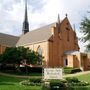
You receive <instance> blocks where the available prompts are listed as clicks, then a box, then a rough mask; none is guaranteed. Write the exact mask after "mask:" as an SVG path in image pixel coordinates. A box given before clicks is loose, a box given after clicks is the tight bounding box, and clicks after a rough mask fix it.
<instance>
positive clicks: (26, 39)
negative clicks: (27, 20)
mask: <svg viewBox="0 0 90 90" xmlns="http://www.w3.org/2000/svg"><path fill="white" fill-rule="evenodd" d="M55 25H56V23H52V24H50V25H47V26H44V27H41V28H39V29H36V30H32V31H30V32H28V33H26V34H24V35H22V36H21V37H20V39H19V41H18V42H17V44H16V46H23V45H27V44H32V43H37V42H42V41H48V40H49V39H50V37H51V36H52V34H51V28H52V27H54V26H55Z"/></svg>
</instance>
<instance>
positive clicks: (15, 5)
mask: <svg viewBox="0 0 90 90" xmlns="http://www.w3.org/2000/svg"><path fill="white" fill-rule="evenodd" d="M27 1H28V20H29V24H30V31H31V30H34V29H36V28H39V27H42V26H45V25H47V24H50V23H53V22H56V21H57V17H58V14H59V15H60V19H61V20H62V19H64V18H65V14H66V13H67V14H68V19H69V21H70V23H71V25H72V27H73V26H74V25H75V26H76V33H77V36H78V38H80V37H81V36H83V34H82V33H80V22H81V21H82V19H83V17H84V16H87V11H90V0H27ZM24 6H25V0H0V33H6V34H11V35H16V36H18V35H21V33H22V23H23V20H24ZM84 45H85V44H84V43H82V42H80V41H79V46H80V48H81V51H84V50H85V47H84Z"/></svg>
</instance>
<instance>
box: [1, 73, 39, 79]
mask: <svg viewBox="0 0 90 90" xmlns="http://www.w3.org/2000/svg"><path fill="white" fill-rule="evenodd" d="M0 75H3V76H9V77H17V78H33V77H34V78H38V77H41V76H24V75H23V76H22V75H13V74H7V73H2V72H0Z"/></svg>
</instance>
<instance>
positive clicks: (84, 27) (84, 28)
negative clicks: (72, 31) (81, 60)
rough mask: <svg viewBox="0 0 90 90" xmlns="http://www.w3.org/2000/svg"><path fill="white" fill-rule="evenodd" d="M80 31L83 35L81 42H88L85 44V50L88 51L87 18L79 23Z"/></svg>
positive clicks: (89, 34) (89, 33)
mask: <svg viewBox="0 0 90 90" xmlns="http://www.w3.org/2000/svg"><path fill="white" fill-rule="evenodd" d="M80 29H81V30H80V31H81V32H82V33H83V34H84V36H83V37H82V39H81V40H82V41H83V42H88V44H87V46H86V47H87V50H88V51H90V19H89V18H88V17H84V19H83V20H82V22H81V27H80Z"/></svg>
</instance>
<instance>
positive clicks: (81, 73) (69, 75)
mask: <svg viewBox="0 0 90 90" xmlns="http://www.w3.org/2000/svg"><path fill="white" fill-rule="evenodd" d="M88 73H90V71H85V72H79V73H75V74H68V75H63V77H64V78H65V77H74V76H80V75H84V74H88ZM0 75H3V76H10V77H19V78H33V77H34V78H37V77H41V76H21V75H12V74H7V73H2V72H0Z"/></svg>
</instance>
